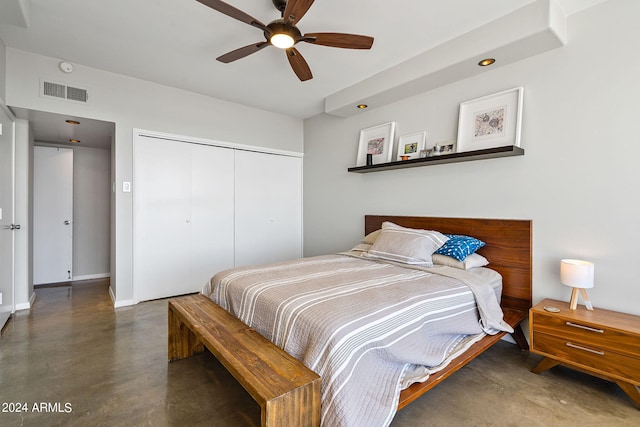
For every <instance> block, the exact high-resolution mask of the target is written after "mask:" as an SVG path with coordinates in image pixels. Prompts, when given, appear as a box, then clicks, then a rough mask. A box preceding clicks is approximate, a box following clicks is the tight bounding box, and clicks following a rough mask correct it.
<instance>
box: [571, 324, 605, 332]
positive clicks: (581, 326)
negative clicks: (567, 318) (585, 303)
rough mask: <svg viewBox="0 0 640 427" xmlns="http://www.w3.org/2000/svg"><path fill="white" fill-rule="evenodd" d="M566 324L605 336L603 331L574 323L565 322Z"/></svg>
mask: <svg viewBox="0 0 640 427" xmlns="http://www.w3.org/2000/svg"><path fill="white" fill-rule="evenodd" d="M565 324H566V325H567V326H573V327H574V328H580V329H586V330H587V331H591V332H597V333H599V334H604V330H603V329H596V328H590V327H589V326H584V325H579V324H577V323H573V322H565Z"/></svg>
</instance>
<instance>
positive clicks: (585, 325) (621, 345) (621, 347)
mask: <svg viewBox="0 0 640 427" xmlns="http://www.w3.org/2000/svg"><path fill="white" fill-rule="evenodd" d="M532 319H533V329H534V331H535V332H542V333H545V334H549V335H556V336H559V337H563V338H565V339H567V340H570V341H578V342H582V343H588V344H591V345H595V346H597V347H600V348H605V349H615V351H616V352H618V353H623V354H627V355H629V356H634V357H638V358H640V335H637V334H632V333H628V332H624V331H621V330H617V329H612V328H608V327H605V326H602V325H598V324H595V323H590V322H584V321H580V320H567V319H564V318H562V317H560V316H556V315H552V314H550V315H549V314H545V313H539V312H533V317H532Z"/></svg>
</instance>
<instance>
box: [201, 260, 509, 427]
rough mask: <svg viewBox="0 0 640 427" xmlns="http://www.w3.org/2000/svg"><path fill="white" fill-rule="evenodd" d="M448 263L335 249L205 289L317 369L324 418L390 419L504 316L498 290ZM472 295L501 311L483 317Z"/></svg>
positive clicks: (227, 277)
mask: <svg viewBox="0 0 640 427" xmlns="http://www.w3.org/2000/svg"><path fill="white" fill-rule="evenodd" d="M452 270H453V269H450V268H448V267H443V268H433V269H425V268H419V267H418V268H414V267H405V266H400V265H397V264H392V263H387V262H380V261H373V260H367V259H363V258H360V257H357V256H348V255H346V254H336V255H327V256H318V257H311V258H304V259H300V260H295V261H287V262H283V263H276V264H269V265H264V266H257V267H243V268H237V269H232V270H227V271H223V272H220V273H218V274H216V275H215V276H214V277H213V278H212V279H211V280H210V282H209V283H208V284H207V285H206V286H205V287H204V289H203V291H202V293H203V294H205V295H207V296H208V297H209V298H211V299H212V300H213V301H215V302H216V303H218V304H219V305H220V306H222V307H223V308H225V309H226V310H228V311H229V312H231V313H232V314H234V315H235V316H236V317H238V318H239V319H240V320H242V321H243V322H245V323H246V324H247V325H249V326H251V327H252V328H254V329H255V330H257V331H258V332H259V333H260V334H262V335H263V336H265V337H266V338H268V339H269V340H271V341H272V342H273V343H275V344H276V345H278V346H279V347H281V348H283V349H284V350H285V351H286V352H287V353H289V354H291V355H292V356H293V357H295V358H297V359H298V360H300V361H302V362H303V363H304V364H305V365H306V366H307V367H309V368H310V369H312V370H313V371H315V372H316V373H318V374H319V375H320V376H322V425H323V426H340V427H351V426H354V427H355V426H358V427H360V426H361V427H374V426H387V425H389V423H390V422H391V420H392V419H393V416H394V414H395V412H396V408H397V402H398V398H399V394H400V391H401V389H402V388H403V387H404V386H406V385H408V384H410V383H412V382H415V381H416V380H424V379H426V378H427V377H428V375H429V374H430V373H431V372H433V371H434V370H437V369H438V367H439V366H443V365H446V363H447V361H448V359H449V358H450V357H451V356H452V355H455V354H456V353H459V352H460V351H463V350H464V349H466V348H467V347H468V346H469V345H470V344H472V343H473V342H475V341H476V340H477V339H479V338H481V337H482V336H483V335H484V333H485V331H490V332H495V331H496V329H495V328H488V327H486V326H483V325H487V324H492V325H501V316H502V313H501V311H500V312H499V315H498V314H497V313H496V311H495V306H498V302H497V299H496V296H495V291H494V289H492V288H491V286H489V285H482V284H479V283H477V282H478V280H477V279H475V278H474V277H473V276H472V275H469V273H468V272H464V271H462V270H460V271H452ZM496 274H497V273H496ZM461 275H462V277H461ZM465 275H468V276H469V277H468V278H466V276H465ZM449 276H453V277H449ZM461 280H462V281H461ZM463 282H467V283H466V284H465V283H463ZM477 296H480V297H479V298H476V297H477ZM476 299H477V300H478V302H479V303H481V304H482V305H483V306H485V305H487V304H488V305H489V307H483V308H482V309H480V312H481V313H489V314H488V315H487V314H485V317H487V316H499V317H500V318H499V319H482V321H479V320H480V319H479V316H478V311H479V309H478V308H477V306H476ZM491 299H493V300H494V301H491ZM487 300H488V301H489V302H487ZM498 311H499V306H498ZM506 328H508V325H507V326H506ZM505 330H507V329H505Z"/></svg>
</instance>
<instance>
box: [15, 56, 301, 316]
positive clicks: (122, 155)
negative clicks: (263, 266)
mask: <svg viewBox="0 0 640 427" xmlns="http://www.w3.org/2000/svg"><path fill="white" fill-rule="evenodd" d="M58 62H59V59H56V58H50V57H45V56H41V55H36V54H32V53H27V52H24V51H20V50H16V49H13V48H7V73H6V75H7V91H6V104H7V105H9V106H14V107H21V108H27V109H33V110H41V111H46V112H54V113H60V114H69V115H75V116H79V117H87V118H92V119H99V120H105V121H110V122H114V123H115V124H116V133H115V142H114V145H113V147H114V148H113V170H114V177H113V178H114V180H115V182H116V184H117V185H116V188H117V189H118V191H117V192H116V193H115V194H114V195H112V196H113V216H112V221H113V223H114V226H115V227H114V228H115V235H114V236H113V244H112V245H111V246H112V254H111V262H112V268H111V280H112V291H113V293H114V294H115V298H116V305H122V304H127V303H130V302H132V301H133V272H132V267H133V264H132V255H133V252H132V238H133V230H132V226H133V220H132V218H133V205H132V193H122V192H121V189H122V181H133V159H132V138H133V129H134V128H141V129H150V130H155V131H159V132H166V133H172V134H178V135H187V136H193V137H200V138H207V139H213V140H220V141H228V142H233V143H240V144H249V145H257V146H263V147H266V148H273V149H280V150H288V151H296V152H302V148H303V142H302V138H303V130H302V129H303V127H302V120H300V119H296V118H293V117H289V116H284V115H281V114H275V113H271V112H267V111H263V110H258V109H255V108H250V107H245V106H241V105H238V104H233V103H230V102H226V101H222V100H218V99H214V98H209V97H205V96H202V95H198V94H194V93H190V92H186V91H182V90H178V89H174V88H169V87H166V86H161V85H158V84H155V83H150V82H146V81H142V80H138V79H134V78H129V77H125V76H122V75H118V74H114V73H109V72H106V71H102V70H97V69H93V68H89V67H84V66H82V65H80V64H76V67H75V71H74V72H73V73H72V74H68V75H66V74H63V73H62V72H60V71H59V69H58ZM41 77H45V78H48V79H51V80H53V81H56V82H60V83H67V84H72V85H76V86H79V87H84V88H87V89H88V90H89V96H90V99H89V102H88V103H87V104H79V103H74V102H65V101H60V100H57V99H48V98H42V97H39V96H38V86H39V82H40V78H41ZM133 191H135V183H133ZM114 284H115V286H114Z"/></svg>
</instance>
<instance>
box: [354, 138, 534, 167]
mask: <svg viewBox="0 0 640 427" xmlns="http://www.w3.org/2000/svg"><path fill="white" fill-rule="evenodd" d="M523 155H524V149H522V148H520V147H516V146H515V145H507V146H505V147H495V148H487V149H484V150H476V151H465V152H462V153H452V154H441V155H439V156H433V157H424V158H420V159H411V160H400V161H397V162H389V163H378V164H375V165H371V166H354V167H351V168H349V169H347V170H348V171H349V172H355V173H368V172H379V171H387V170H392V169H404V168H413V167H417V166H432V165H441V164H444V163H458V162H469V161H471V160H482V159H495V158H498V157H512V156H523Z"/></svg>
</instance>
